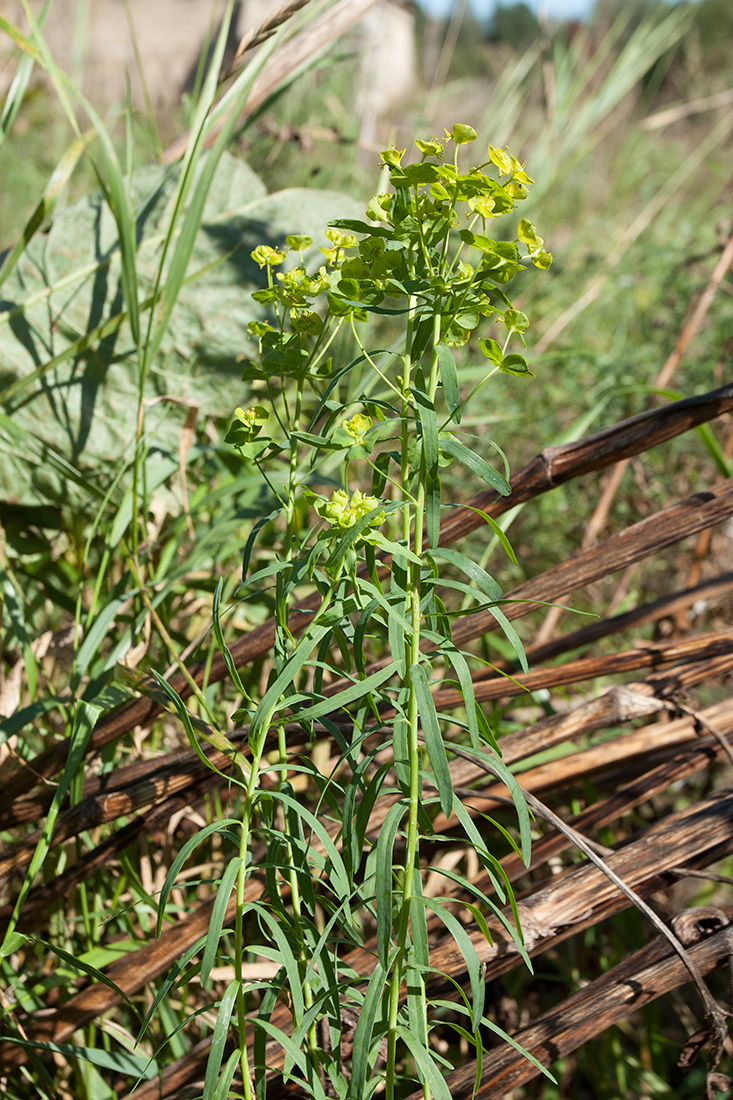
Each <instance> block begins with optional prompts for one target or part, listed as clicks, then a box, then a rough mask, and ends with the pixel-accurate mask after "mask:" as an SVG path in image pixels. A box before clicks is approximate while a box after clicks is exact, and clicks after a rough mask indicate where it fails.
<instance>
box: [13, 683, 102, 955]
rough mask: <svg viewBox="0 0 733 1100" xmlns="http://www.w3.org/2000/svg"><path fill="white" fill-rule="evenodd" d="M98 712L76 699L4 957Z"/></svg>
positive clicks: (15, 908)
mask: <svg viewBox="0 0 733 1100" xmlns="http://www.w3.org/2000/svg"><path fill="white" fill-rule="evenodd" d="M101 713H102V708H101V707H98V706H95V705H94V704H93V703H87V702H85V701H84V700H83V699H77V700H76V703H75V705H74V719H73V724H72V727H71V736H70V737H69V754H68V757H67V760H66V766H65V767H64V770H63V772H62V774H61V779H60V780H59V784H58V786H57V787H56V790H55V791H54V795H53V799H52V801H51V805H50V807H49V810H48V814H47V816H46V820H45V821H44V823H43V828H42V830H41V835H40V837H39V839H38V843H37V844H36V848H35V851H34V852H33V856H32V857H31V861H30V864H29V867H28V870H27V872H26V876H25V879H24V880H23V885H22V886H21V888H20V891H19V892H18V897H17V900H16V902H15V906H14V908H13V913H12V916H11V917H10V919H9V921H8V924H7V928H6V930H5V937H4V939H3V943H2V947H0V958H6V957H7V954H8V949H7V948H8V944H9V943H10V942H11V937H12V935H13V933H14V932H15V928H16V925H17V923H18V918H19V916H20V913H21V910H22V908H23V905H24V903H25V899H26V897H27V896H28V891H29V890H30V888H31V886H32V884H33V880H34V879H35V877H36V875H37V874H38V872H39V870H40V869H41V867H42V866H43V862H44V860H45V858H46V855H47V854H48V850H49V848H50V847H51V837H52V836H53V830H54V827H55V825H56V818H57V817H58V813H59V810H60V808H61V806H62V804H63V801H64V799H65V797H66V793H67V791H68V789H69V786H70V784H71V781H72V779H73V778H74V776H75V775H76V771H77V768H78V767H79V765H80V764H81V761H82V760H83V759H84V752H85V750H86V747H87V744H88V742H89V738H90V737H91V735H92V731H93V730H94V727H95V726H96V724H97V721H98V719H99V716H100V714H101Z"/></svg>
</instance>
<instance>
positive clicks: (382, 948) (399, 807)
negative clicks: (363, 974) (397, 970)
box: [376, 801, 407, 972]
mask: <svg viewBox="0 0 733 1100" xmlns="http://www.w3.org/2000/svg"><path fill="white" fill-rule="evenodd" d="M406 811H407V806H406V805H405V803H404V801H400V802H396V803H395V804H394V806H390V808H389V810H388V811H387V816H386V817H385V819H384V824H383V825H382V828H381V830H380V832H379V839H378V840H377V859H376V862H377V881H376V900H377V952H378V954H379V962H380V963H381V966H382V969H383V970H384V971H385V972H386V970H387V958H388V957H389V952H390V945H391V940H392V876H393V872H394V865H393V859H394V856H393V848H394V842H395V837H396V836H397V830H398V829H399V827H400V822H401V821H402V818H403V817H404V816H405V813H406Z"/></svg>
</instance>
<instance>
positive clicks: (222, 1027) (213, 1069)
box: [203, 978, 239, 1100]
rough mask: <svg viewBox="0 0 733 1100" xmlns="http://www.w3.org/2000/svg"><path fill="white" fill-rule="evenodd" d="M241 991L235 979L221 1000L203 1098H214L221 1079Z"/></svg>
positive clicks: (208, 1099) (207, 1063)
mask: <svg viewBox="0 0 733 1100" xmlns="http://www.w3.org/2000/svg"><path fill="white" fill-rule="evenodd" d="M238 992H239V981H238V979H236V978H235V979H234V981H232V982H230V983H229V985H228V986H227V987H226V990H225V992H224V996H223V997H222V999H221V1001H220V1002H219V1008H218V1011H217V1013H216V1023H215V1024H214V1034H213V1035H212V1037H211V1048H210V1050H209V1057H208V1059H207V1062H206V1074H205V1076H204V1091H203V1100H214V1093H215V1090H216V1083H217V1081H218V1079H219V1070H220V1069H221V1062H222V1058H223V1057H224V1045H225V1043H226V1041H227V1036H228V1034H229V1024H230V1021H231V1018H232V1012H233V1011H234V1005H235V1003H236V1000H237V993H238Z"/></svg>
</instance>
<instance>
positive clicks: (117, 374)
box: [0, 154, 359, 504]
mask: <svg viewBox="0 0 733 1100" xmlns="http://www.w3.org/2000/svg"><path fill="white" fill-rule="evenodd" d="M177 171H178V169H175V168H174V169H165V168H160V167H157V166H150V167H146V168H143V169H141V170H140V171H138V172H137V173H136V174H135V178H134V180H133V182H132V184H131V188H130V190H131V193H132V198H133V202H134V208H135V211H136V213H137V219H138V220H137V238H138V250H137V256H136V263H137V276H138V280H139V294H138V300H139V301H140V302H141V303H143V304H144V303H146V302H148V305H149V302H150V300H151V296H152V293H153V288H154V283H155V277H156V273H157V264H158V262H159V254H160V248H161V245H162V242H163V239H164V233H165V227H166V225H167V223H168V219H169V217H170V210H169V204H170V199H171V196H172V194H173V192H174V189H175V184H176V172H177ZM358 209H359V207H358V204H357V203H356V202H355V201H354V200H352V199H350V198H349V197H347V196H345V195H342V194H339V193H337V192H325V191H318V190H313V191H311V190H308V189H305V188H293V189H288V190H286V191H281V192H278V193H276V194H272V195H267V194H265V190H264V186H263V184H262V183H261V181H260V180H259V178H258V177H257V176H256V175H255V174H254V173H253V172H252V170H251V169H250V168H248V167H247V165H246V164H244V163H243V162H242V161H240V160H238V159H236V158H235V157H233V156H230V155H228V154H225V155H224V156H223V157H222V159H221V162H220V164H219V166H218V167H217V171H216V174H215V177H214V183H213V186H212V189H211V191H210V193H209V196H208V199H207V202H206V205H205V207H204V212H203V218H202V225H201V228H200V230H199V233H198V235H197V238H196V243H195V246H194V250H193V255H192V258H191V262H190V264H189V268H188V271H187V276H186V278H187V282H185V283H184V285H183V287H182V289H181V293H180V296H179V299H178V301H177V303H176V306H175V308H174V311H173V314H172V317H171V321H170V326H169V328H168V331H167V332H166V335H165V339H164V342H163V345H162V347H161V353H160V355H159V356H158V358H157V359H156V361H155V363H154V365H153V369H152V370H151V371H150V372H149V374H148V378H147V381H146V386H145V397H146V399H148V401H149V402H150V403H148V404H147V405H146V427H147V430H148V440H149V443H150V444H151V445H154V446H155V447H156V448H161V449H163V450H168V451H172V452H173V453H176V452H177V449H178V439H179V435H180V423H181V417H182V411H181V408H180V405H181V404H184V405H185V404H190V405H195V406H197V407H198V408H199V410H200V412H201V415H204V416H206V415H226V414H227V411H228V410H230V409H231V408H233V407H234V405H236V404H238V403H240V402H241V400H242V383H241V363H240V357H241V356H242V354H243V353H245V354H246V352H247V349H248V346H249V338H248V336H247V332H246V327H247V323H248V322H249V321H250V320H252V319H254V318H256V317H258V316H261V315H262V307H261V306H259V305H257V303H255V302H253V301H252V300H251V291H252V290H254V289H256V288H257V287H258V286H261V285H263V275H262V273H261V272H260V270H259V268H258V267H257V265H256V264H255V263H254V261H253V260H252V259H251V257H250V252H251V250H252V249H253V248H254V247H256V246H257V245H258V244H262V243H270V242H272V243H273V244H274V243H279V242H281V241H282V240H284V238H285V236H286V235H287V234H289V233H293V232H298V233H300V232H302V233H307V234H309V235H310V236H312V237H313V238H314V240H315V241H316V243H318V242H322V243H324V244H325V243H326V242H325V239H324V238H323V230H322V227H323V226H324V225H325V224H327V222H328V221H329V220H330V219H331V218H332V217H333V215H334V214H343V215H349V214H352V213H354V212H355V211H357V210H358ZM313 255H314V256H317V251H316V250H315V249H314V252H313ZM306 259H308V257H306ZM120 280H121V269H120V260H119V247H118V241H117V230H116V227H115V223H114V219H113V217H112V215H111V213H110V211H109V209H108V207H107V206H106V205H105V203H104V201H103V199H102V197H101V196H100V195H98V194H93V195H90V196H87V197H85V198H84V199H81V200H80V201H79V202H76V203H74V204H73V205H71V206H69V207H68V208H67V209H66V210H64V211H63V212H62V213H61V214H59V215H58V216H57V217H56V218H55V219H54V221H53V222H52V224H51V227H50V229H49V231H48V233H46V234H44V235H40V234H39V235H37V236H36V237H35V238H34V239H33V240H31V241H30V242H29V244H28V245H27V247H26V249H25V250H24V252H23V254H22V255H21V256H20V257H19V259H18V261H17V264H16V266H15V269H14V270H13V271H12V272H11V274H10V276H9V278H8V279H7V281H6V282H5V284H4V286H3V294H2V304H1V305H0V405H2V407H3V408H4V411H6V412H7V413H9V414H12V418H13V422H14V424H16V425H17V426H18V428H20V429H23V430H25V431H27V432H31V433H33V434H34V435H35V436H36V437H37V438H38V439H39V440H40V442H41V444H45V445H47V446H48V447H49V448H53V454H55V455H57V456H59V457H62V458H64V459H65V460H66V461H67V462H70V463H71V464H72V465H73V466H75V467H77V468H81V469H84V470H86V471H88V472H89V474H90V481H94V480H95V475H94V471H99V470H100V469H104V468H105V467H107V466H108V465H109V464H110V463H116V462H118V461H119V460H120V459H122V458H123V457H129V455H130V444H131V442H132V441H133V440H134V438H135V430H136V408H137V397H138V392H137V387H138V373H137V360H136V349H135V346H134V343H133V340H132V336H131V332H130V328H129V325H128V323H127V319H126V316H125V307H124V302H123V295H122V290H121V282H120ZM148 320H149V308H148V309H147V310H143V312H142V315H141V328H142V331H143V332H145V331H146V328H147V324H148ZM90 330H98V335H97V337H96V338H95V339H93V340H92V341H91V342H89V343H88V344H86V342H85V337H86V334H87V333H89V331H90ZM80 341H82V342H83V344H82V346H81V347H80V346H79V342H80ZM49 364H50V365H49ZM164 395H169V396H171V397H173V398H175V401H176V402H177V403H179V404H178V405H176V406H173V405H172V404H171V403H170V402H169V401H167V400H158V401H156V400H155V399H156V398H163V397H164ZM68 491H69V487H68V486H67V485H66V484H65V481H64V478H63V477H62V476H61V475H60V473H59V472H58V471H57V470H52V469H44V467H43V465H41V466H40V467H39V466H38V465H36V466H35V467H33V466H30V465H29V464H28V463H26V462H24V461H23V456H22V455H21V456H19V455H18V454H17V449H16V448H15V447H14V441H13V440H11V439H10V438H6V437H5V434H4V433H0V498H5V499H11V500H14V501H16V502H19V503H27V504H30V503H36V502H37V501H38V500H39V498H40V499H42V500H45V499H48V498H49V497H51V498H55V499H60V500H64V499H66V497H67V495H68Z"/></svg>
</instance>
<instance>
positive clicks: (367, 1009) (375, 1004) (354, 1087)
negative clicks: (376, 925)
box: [348, 962, 387, 1100]
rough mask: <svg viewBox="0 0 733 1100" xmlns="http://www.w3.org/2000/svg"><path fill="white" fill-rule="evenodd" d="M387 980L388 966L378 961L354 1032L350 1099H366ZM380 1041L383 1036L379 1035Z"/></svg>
mask: <svg viewBox="0 0 733 1100" xmlns="http://www.w3.org/2000/svg"><path fill="white" fill-rule="evenodd" d="M386 982H387V967H385V966H383V965H382V963H381V962H377V963H376V964H375V966H374V969H373V970H372V973H371V976H370V978H369V983H368V985H367V988H366V993H365V994H364V1001H363V1004H362V1006H361V1011H360V1013H359V1019H358V1020H357V1024H356V1031H355V1032H354V1053H353V1055H352V1061H351V1081H350V1082H349V1094H348V1095H349V1100H365V1097H366V1095H367V1084H368V1078H369V1060H370V1056H371V1053H372V1048H373V1046H374V1045H375V1044H374V1039H373V1034H374V1025H375V1023H376V1019H377V1014H378V1012H379V1009H380V1005H381V1001H382V996H383V994H384V989H385V985H386ZM377 1038H378V1041H379V1040H381V1036H378V1037H377Z"/></svg>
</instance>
